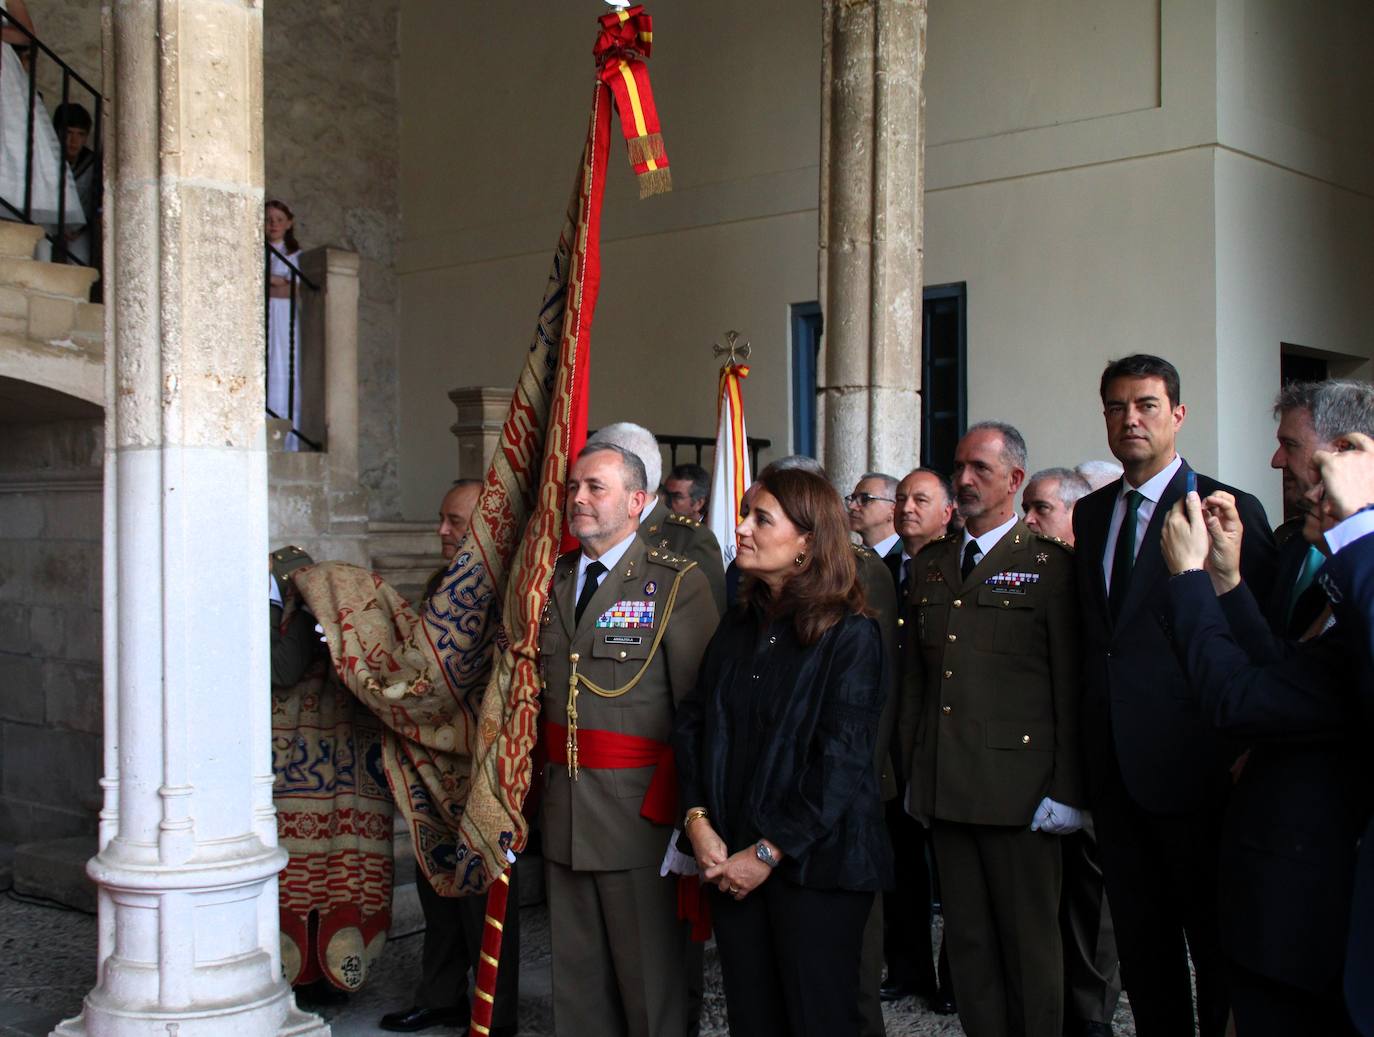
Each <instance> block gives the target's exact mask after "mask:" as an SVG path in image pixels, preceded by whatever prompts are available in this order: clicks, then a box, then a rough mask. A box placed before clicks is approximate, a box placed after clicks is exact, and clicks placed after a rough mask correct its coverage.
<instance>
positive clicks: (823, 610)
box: [740, 468, 865, 645]
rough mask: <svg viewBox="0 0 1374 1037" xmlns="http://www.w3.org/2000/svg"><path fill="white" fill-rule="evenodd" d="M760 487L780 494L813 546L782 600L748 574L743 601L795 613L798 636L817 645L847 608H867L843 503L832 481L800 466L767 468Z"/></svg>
mask: <svg viewBox="0 0 1374 1037" xmlns="http://www.w3.org/2000/svg"><path fill="white" fill-rule="evenodd" d="M760 487H761V488H763V489H765V490H767V491H768V492H769V493H771V494H772V495H773V496H774V497H776V498H777V500H778V505H779V506H780V507H781V508H782V510H783V513H784V514H785V515H786V516H787V517H788V519H790V520H791V522H792V524H793V525H794V526H796V527H797V529H799V530H800V531H801V532H803V533H810V534H811V546H810V548H809V549H808V550H807V551H806V557H805V561H803V563H802V564H801V565H800V566H798V567H797V571H796V572H795V573H793V574H792V576H791V577H790V578H789V579H788V580H787V582H786V583H785V584H784V585H783V589H782V593H781V594H780V595H779V597H778V600H776V601H774V600H773V592H772V589H771V588H770V587H769V586H768V584H766V583H764V581H762V580H760V579H756V578H754V577H752V576H747V577H746V578H745V579H744V581H743V582H742V583H741V585H740V601H742V602H745V603H747V604H749V605H754V606H756V607H758V608H761V609H762V610H763V611H764V612H766V613H769V614H771V615H775V616H778V615H791V617H792V628H793V629H794V630H795V631H796V634H797V640H799V641H801V643H802V644H804V645H813V644H815V643H816V642H817V641H819V640H820V639H821V637H822V636H823V635H824V634H825V632H826V631H827V630H829V629H830V628H831V627H832V626H834V625H835V624H836V623H838V622H839V621H840V620H842V619H843V618H844V617H845V616H846V615H848V614H849V613H851V612H852V613H857V614H862V613H864V611H865V603H864V592H863V587H862V586H861V585H860V584H859V573H858V567H857V565H856V564H855V561H854V549H853V547H851V546H850V542H849V520H848V517H847V516H846V515H845V510H844V505H843V504H842V503H841V502H840V495H839V494H838V493H837V492H836V491H835V488H834V487H833V486H831V485H830V483H828V482H827V481H826V480H825V479H823V478H821V477H820V476H819V475H816V474H814V473H812V472H808V471H805V470H803V469H800V468H784V469H781V470H775V471H769V472H768V473H767V474H765V475H761V476H760V477H759V479H758V481H757V482H755V483H754V487H753V488H754V489H758V488H760Z"/></svg>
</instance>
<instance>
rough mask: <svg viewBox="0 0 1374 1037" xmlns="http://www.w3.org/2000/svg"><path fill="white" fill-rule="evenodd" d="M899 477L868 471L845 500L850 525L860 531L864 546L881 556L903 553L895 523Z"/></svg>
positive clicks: (856, 531) (854, 529) (884, 558)
mask: <svg viewBox="0 0 1374 1037" xmlns="http://www.w3.org/2000/svg"><path fill="white" fill-rule="evenodd" d="M896 501H897V480H896V479H895V478H893V477H892V476H890V475H888V474H886V473H885V472H865V473H864V474H863V475H861V476H859V481H858V482H857V483H855V484H854V492H853V493H851V494H850V495H849V496H847V497H846V498H845V499H844V504H845V507H846V508H847V509H848V511H849V528H850V529H851V530H853V531H854V532H855V533H858V534H859V539H860V540H862V541H863V545H864V547H866V548H868V549H869V550H870V551H872V552H873V553H874V554H876V555H877V556H878V557H879V558H882V559H883V560H886V559H888V558H889V557H891V556H892V555H894V554H898V555H900V554H901V550H902V545H901V540H900V538H899V537H898V536H897V530H896V528H895V527H894V526H893V522H894V520H895V518H896V515H895V511H894V509H895V506H896Z"/></svg>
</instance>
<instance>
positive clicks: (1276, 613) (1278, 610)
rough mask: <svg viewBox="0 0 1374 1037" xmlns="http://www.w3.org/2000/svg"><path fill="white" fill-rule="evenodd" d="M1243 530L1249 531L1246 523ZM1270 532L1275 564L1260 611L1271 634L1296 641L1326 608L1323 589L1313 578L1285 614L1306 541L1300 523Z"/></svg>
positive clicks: (1306, 546) (1303, 559)
mask: <svg viewBox="0 0 1374 1037" xmlns="http://www.w3.org/2000/svg"><path fill="white" fill-rule="evenodd" d="M1295 521H1296V520H1295ZM1246 532H1247V533H1248V532H1249V527H1246ZM1285 534H1286V535H1285ZM1274 535H1275V537H1276V538H1278V540H1279V547H1278V564H1277V571H1276V573H1275V576H1274V589H1273V590H1272V591H1270V593H1269V600H1268V602H1267V603H1266V604H1265V608H1264V614H1265V615H1266V616H1267V617H1268V618H1269V627H1270V629H1271V630H1273V631H1274V633H1275V634H1277V635H1278V636H1279V637H1282V638H1285V639H1287V640H1289V641H1296V640H1298V639H1299V638H1300V637H1302V635H1303V634H1305V633H1307V628H1308V627H1310V626H1311V625H1312V622H1313V621H1314V620H1315V619H1316V618H1317V615H1318V614H1319V613H1320V612H1321V611H1322V610H1323V609H1324V608H1326V593H1325V592H1324V591H1323V590H1322V589H1321V587H1320V585H1318V583H1317V581H1316V580H1313V581H1312V585H1311V586H1310V587H1308V588H1307V590H1306V591H1304V592H1303V594H1302V596H1301V597H1299V598H1298V600H1297V602H1296V603H1294V605H1293V611H1292V614H1291V615H1290V614H1289V611H1288V602H1289V599H1290V598H1291V597H1292V594H1293V585H1294V584H1295V583H1296V582H1297V580H1298V575H1299V574H1300V573H1301V572H1302V567H1303V563H1304V562H1306V561H1307V551H1308V547H1309V546H1310V545H1309V544H1308V543H1307V538H1306V537H1304V536H1303V535H1302V526H1301V523H1299V525H1298V528H1297V529H1296V530H1294V529H1292V528H1291V527H1290V525H1289V523H1284V524H1283V525H1282V526H1280V527H1279V528H1278V529H1277V530H1276V531H1275V534H1274Z"/></svg>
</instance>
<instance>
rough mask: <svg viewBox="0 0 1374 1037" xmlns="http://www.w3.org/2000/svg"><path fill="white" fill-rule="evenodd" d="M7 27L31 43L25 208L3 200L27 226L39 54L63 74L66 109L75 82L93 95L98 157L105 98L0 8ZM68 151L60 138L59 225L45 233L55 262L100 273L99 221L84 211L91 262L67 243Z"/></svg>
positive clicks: (94, 142) (1, 25)
mask: <svg viewBox="0 0 1374 1037" xmlns="http://www.w3.org/2000/svg"><path fill="white" fill-rule="evenodd" d="M6 26H9V27H13V28H15V29H18V30H19V31H20V32H21V33H23V35H24V36H25V38H26V39H27V40H28V43H27V44H26V45H23V49H25V50H27V51H28V53H29V62H28V69H27V75H28V87H29V89H28V96H27V105H26V112H25V120H24V122H25V139H24V200H23V205H22V206H16V205H15V204H14V202H12V201H10V200H9V199H7V198H3V197H0V207H3V208H4V209H5V210H7V211H8V212H9V213H11V214H13V215H14V216H16V217H17V218H18V219H19V220H21V221H22V222H24V223H32V222H33V161H34V154H33V145H34V112H35V108H37V107H38V105H37V104H36V103H35V102H36V101H37V99H38V55H40V54H41V55H45V56H46V57H47V58H48V59H49V60H50V61H51V62H53V64H55V65H56V66H57V67H58V68H59V69H60V70H61V72H62V104H63V105H64V106H65V105H67V104H68V103H70V101H71V89H72V83H73V81H75V82H76V83H77V84H79V85H80V86H81V87H82V88H83V89H84V90H85V91H86V92H87V93H88V94H89V95H90V96H91V100H92V105H91V106H92V108H93V109H94V111H93V113H92V115H91V143H90V149H91V151H92V152H93V153H95V154H97V155H98V154H99V153H100V142H101V130H102V116H103V110H104V98H103V97H102V96H101V94H100V91H99V90H97V89H96V88H95V87H93V86H92V85H91V84H90V83H88V82H87V81H86V80H85V78H84V77H82V76H81V75H80V74H79V73H77V72H76V71H75V70H74V69H73V68H72V67H71V66H70V65H68V64H67V63H66V62H65V61H63V60H62V59H61V58H60V57H58V56H57V53H56V52H55V51H54V50H53V49H52V48H51V47H49V46H48V45H47V44H45V43H44V42H43V41H42V40H40V39H39V38H38V37H37V36H36V35H35V34H34V33H33V32H32V31H30V30H29V28H28V26H26V25H24V24H23V23H22V22H20V21H18V20H17V19H16V18H15V17H14V16H13V15H11V14H10V13H9V12H8V11H6V10H4V9H3V8H0V28H4V27H6ZM5 46H14V44H4V45H0V62H3V60H4V47H5ZM64 110H65V108H64ZM63 128H64V129H65V125H64V127H63ZM65 148H66V141H65V140H62V139H59V140H58V149H57V161H58V177H57V223H56V224H55V225H53V226H55V227H56V231H55V232H54V233H46V231H45V236H46V237H47V238H48V240H49V241H50V242H52V244H53V246H54V251H53V258H54V260H56V261H57V262H69V263H70V262H75V263H77V264H78V265H85V266H92V267H95V268H96V269H97V270H99V269H100V266H101V263H100V259H101V256H100V249H99V248H97V247H95V246H96V244H97V242H98V231H99V226H98V223H97V221H95V220H92V219H89V218H87V216H86V213H85V212H84V211H83V212H82V222H83V223H85V224H88V225H89V229H90V231H91V243H92V249H91V256H90V259H89V261H88V262H87V263H85V264H81V263H80V261H79V260H76V259H75V257H73V256H72V254H71V249H70V247H69V246H68V244H67V238H66V234H65V229H66V226H67V175H68V166H67V159H66V153H65ZM77 204H78V205H79V204H80V199H79V198H78V199H77ZM98 294H99V290H98V289H96V288H93V289H92V295H93V297H96V296H98Z"/></svg>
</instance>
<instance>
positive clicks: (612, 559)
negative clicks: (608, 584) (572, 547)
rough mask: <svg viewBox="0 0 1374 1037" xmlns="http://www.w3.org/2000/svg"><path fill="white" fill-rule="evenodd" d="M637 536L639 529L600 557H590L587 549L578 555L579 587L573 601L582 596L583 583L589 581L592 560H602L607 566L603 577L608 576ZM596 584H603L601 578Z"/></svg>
mask: <svg viewBox="0 0 1374 1037" xmlns="http://www.w3.org/2000/svg"><path fill="white" fill-rule="evenodd" d="M636 536H638V531H635V532H633V533H631V534H630V535H629V536H627V537H626V538H625V539H624V540H622V541H620V543H618V544H616V545H615V546H614V547H611V548H609V549H608V550H606V551H603V552H602V553H601V557H600V558H588V557H587V552H586V551H583V552H582V554H581V555H579V556H578V559H577V587H576V588H575V590H576V591H577V593H576V594H574V595H573V601H577V600H578V599H579V598H581V597H582V585H583V584H584V583H586V582H587V566H589V565H591V564H592V562H600V563H601V564H602V565H604V566H605V567H606V571H605V572H604V573H602V574H601V578H602V579H605V577H606V576H608V575H609V574H610V573H611V572H612V571H614V569H615V567H616V565H617V563H619V561H620V559H621V557H622V556H623V555H624V554H625V552H626V551H628V550H629V549H630V544H632V543H633V542H634V538H635V537H636ZM596 585H597V586H598V587H599V586H601V580H600V579H599V580H597V581H596Z"/></svg>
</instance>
